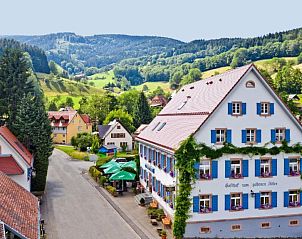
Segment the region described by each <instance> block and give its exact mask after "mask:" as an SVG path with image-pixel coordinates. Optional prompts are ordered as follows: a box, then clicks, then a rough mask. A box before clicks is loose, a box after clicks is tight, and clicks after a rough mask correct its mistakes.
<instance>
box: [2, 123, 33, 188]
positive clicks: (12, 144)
mask: <svg viewBox="0 0 302 239" xmlns="http://www.w3.org/2000/svg"><path fill="white" fill-rule="evenodd" d="M33 162H34V160H33V156H32V155H31V153H30V152H29V151H28V150H27V148H26V147H25V146H24V145H23V144H21V143H20V141H19V140H18V139H17V138H16V136H15V135H13V133H12V132H11V131H10V130H9V129H8V128H7V127H5V126H3V127H0V171H2V172H3V173H5V174H6V175H8V176H9V177H10V178H11V179H13V180H14V181H15V182H16V183H18V184H19V185H20V186H22V187H23V188H25V189H26V190H27V191H30V184H31V174H32V169H33Z"/></svg>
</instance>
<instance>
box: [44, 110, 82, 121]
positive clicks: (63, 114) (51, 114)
mask: <svg viewBox="0 0 302 239" xmlns="http://www.w3.org/2000/svg"><path fill="white" fill-rule="evenodd" d="M76 114H77V111H75V110H72V111H48V118H49V119H50V120H51V119H56V120H59V119H64V120H68V123H70V121H71V120H72V119H73V117H74V116H75V115H76Z"/></svg>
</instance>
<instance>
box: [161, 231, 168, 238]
mask: <svg viewBox="0 0 302 239" xmlns="http://www.w3.org/2000/svg"><path fill="white" fill-rule="evenodd" d="M161 239H167V232H166V231H165V230H162V231H161Z"/></svg>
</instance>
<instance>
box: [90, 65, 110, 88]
mask: <svg viewBox="0 0 302 239" xmlns="http://www.w3.org/2000/svg"><path fill="white" fill-rule="evenodd" d="M88 82H93V83H94V86H95V87H97V88H102V89H103V87H104V86H105V85H107V84H108V83H114V74H113V71H112V70H111V71H107V72H103V73H97V74H94V75H92V76H89V80H88Z"/></svg>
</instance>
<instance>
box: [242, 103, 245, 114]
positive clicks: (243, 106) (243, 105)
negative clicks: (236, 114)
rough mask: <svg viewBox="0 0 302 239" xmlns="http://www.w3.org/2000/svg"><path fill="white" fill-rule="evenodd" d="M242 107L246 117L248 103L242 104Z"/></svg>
mask: <svg viewBox="0 0 302 239" xmlns="http://www.w3.org/2000/svg"><path fill="white" fill-rule="evenodd" d="M241 107H242V114H243V115H246V103H242V104H241Z"/></svg>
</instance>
